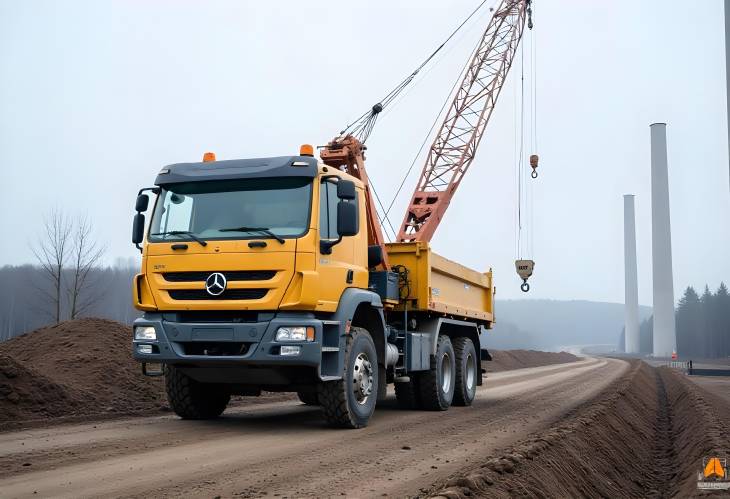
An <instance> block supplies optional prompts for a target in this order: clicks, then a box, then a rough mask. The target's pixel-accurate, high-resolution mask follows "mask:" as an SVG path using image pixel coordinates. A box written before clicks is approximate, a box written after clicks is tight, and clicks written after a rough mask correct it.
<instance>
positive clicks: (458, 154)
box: [320, 0, 537, 291]
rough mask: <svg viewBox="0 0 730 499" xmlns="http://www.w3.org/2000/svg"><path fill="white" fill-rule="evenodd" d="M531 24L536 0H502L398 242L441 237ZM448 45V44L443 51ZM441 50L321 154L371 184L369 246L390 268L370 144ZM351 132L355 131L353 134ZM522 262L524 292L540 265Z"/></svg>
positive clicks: (430, 158)
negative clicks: (371, 177)
mask: <svg viewBox="0 0 730 499" xmlns="http://www.w3.org/2000/svg"><path fill="white" fill-rule="evenodd" d="M473 14H474V13H472V15H473ZM469 17H471V16H469ZM467 20H468V18H467ZM465 22H466V21H465ZM526 23H527V26H528V28H530V29H532V26H533V24H532V0H502V2H501V3H500V5H499V6H498V8H497V9H496V10H495V11H494V14H493V16H492V18H491V20H490V22H489V24H488V25H487V28H486V30H485V31H484V34H483V35H482V37H481V38H480V40H479V44H478V45H477V47H476V50H475V51H474V54H473V55H472V57H471V59H470V61H469V64H468V66H467V67H466V70H465V72H464V76H463V78H462V80H461V83H460V85H459V87H458V90H457V91H456V93H455V95H454V97H453V100H452V102H451V105H450V106H449V107H448V111H447V113H446V116H445V119H444V120H443V122H442V123H441V126H440V128H439V129H438V133H437V134H436V137H435V138H434V140H433V143H432V144H431V147H430V148H429V151H428V156H427V158H426V162H425V164H424V166H423V170H422V172H421V175H420V177H419V180H418V183H417V185H416V188H415V191H414V193H413V195H412V196H411V201H410V203H409V206H408V209H407V210H406V213H405V216H404V218H403V223H402V224H401V226H400V230H399V232H398V235H397V238H396V239H397V241H398V242H414V241H426V242H428V241H430V240H431V238H432V237H433V234H434V232H435V231H436V228H437V227H438V225H439V223H440V221H441V219H442V218H443V216H444V213H445V212H446V209H447V208H448V206H449V203H450V202H451V199H452V198H453V196H454V193H455V192H456V189H457V188H458V187H459V184H460V183H461V180H462V179H463V178H464V175H465V174H466V172H467V170H468V169H469V166H470V165H471V164H472V162H473V160H474V157H475V155H476V151H477V148H478V147H479V143H480V142H481V139H482V137H483V136H484V131H485V129H486V126H487V124H488V122H489V119H490V118H491V116H492V112H493V111H494V108H495V105H496V103H497V99H498V97H499V95H500V92H501V91H502V88H503V86H504V83H505V80H506V78H507V74H508V72H509V69H510V67H511V66H512V62H513V60H514V57H515V54H516V52H517V48H518V46H519V43H520V40H521V39H522V34H523V31H524V27H525V24H526ZM463 24H464V23H462V25H461V26H463ZM461 26H459V28H461ZM457 30H458V28H457ZM451 36H453V34H452V35H451ZM451 36H450V37H449V39H450V38H451ZM447 41H448V39H447ZM445 43H446V42H444V44H445ZM444 44H441V46H439V47H438V49H437V50H436V52H438V51H439V50H440V49H441V48H442V47H443V45H444ZM436 52H434V53H433V54H431V56H429V58H428V59H426V61H425V62H424V63H423V64H422V65H421V66H419V68H417V69H416V71H414V72H413V73H412V74H411V75H409V77H408V78H406V80H404V82H402V83H401V84H400V85H399V86H398V87H396V89H395V90H394V91H393V92H391V93H390V94H388V95H387V96H386V97H385V98H384V99H383V100H382V101H381V102H379V103H377V104H375V105H374V106H373V107H372V109H371V110H370V111H368V112H367V113H365V114H364V115H363V116H361V117H360V119H359V120H358V121H357V122H356V123H355V124H354V125H355V126H354V127H353V125H350V127H348V128H347V129H346V130H345V131H343V132H341V133H340V135H339V136H338V137H336V138H335V139H333V140H332V141H331V142H329V143H328V144H327V145H326V146H324V147H323V148H322V151H321V153H320V155H321V158H322V161H323V162H324V163H326V164H328V165H331V166H333V167H337V168H340V169H342V170H344V171H346V172H347V173H349V174H351V175H353V176H355V177H357V178H359V179H360V180H361V181H363V183H364V184H365V189H366V204H367V206H366V209H367V214H368V240H369V244H371V245H377V246H379V247H381V249H382V253H383V255H384V256H385V257H384V260H383V263H382V266H383V267H384V268H385V269H388V268H389V265H388V260H387V251H385V237H384V235H383V229H382V226H381V222H380V220H379V219H378V215H377V210H376V208H375V204H374V201H373V196H372V192H371V186H370V185H369V182H368V177H367V173H366V172H365V154H364V153H365V150H366V146H365V145H364V141H365V140H366V139H367V137H368V136H369V134H370V132H371V131H372V128H373V126H374V124H375V121H376V119H377V117H378V114H379V113H380V112H381V111H382V110H383V109H384V107H385V106H386V105H387V104H388V103H390V102H391V101H392V100H393V99H394V97H395V95H397V93H398V92H400V91H401V90H402V89H403V88H404V87H405V86H406V85H407V84H408V83H410V81H412V79H413V78H414V77H415V75H416V74H417V73H418V72H419V71H420V69H421V68H423V66H425V64H426V63H427V62H429V61H430V60H431V58H433V56H434V55H435V53H436ZM348 129H349V130H351V132H348ZM533 162H534V167H533V169H534V168H536V167H537V156H534V161H533V158H531V163H533ZM518 262H522V263H521V264H518V265H517V270H518V273H519V274H520V277H521V278H522V279H523V282H524V283H523V291H524V290H525V288H524V286H527V278H528V277H529V276H530V275H531V273H532V267H533V265H534V262H533V263H532V264H529V265H527V267H529V272H526V271H525V269H526V263H525V262H528V261H526V260H524V261H523V260H519V261H518ZM520 269H522V272H520ZM527 289H529V286H527Z"/></svg>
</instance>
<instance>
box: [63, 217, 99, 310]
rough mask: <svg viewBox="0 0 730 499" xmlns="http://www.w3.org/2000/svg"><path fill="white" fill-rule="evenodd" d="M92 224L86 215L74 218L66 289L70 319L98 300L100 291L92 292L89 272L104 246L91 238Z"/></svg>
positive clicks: (94, 265) (95, 264)
mask: <svg viewBox="0 0 730 499" xmlns="http://www.w3.org/2000/svg"><path fill="white" fill-rule="evenodd" d="M92 232H93V226H92V224H91V222H90V221H89V219H88V217H86V216H81V217H79V218H78V219H77V220H76V224H75V227H74V229H73V236H72V239H73V245H72V247H71V263H70V265H71V277H70V279H69V280H70V283H69V285H68V287H67V289H66V291H67V293H68V303H69V308H70V315H71V319H75V318H77V317H78V316H79V315H80V314H83V313H84V312H85V311H86V310H87V309H88V308H89V307H90V306H91V305H93V304H94V303H95V302H96V301H98V299H99V297H100V296H101V294H100V293H92V292H91V291H92V289H91V288H92V286H91V282H90V280H89V279H88V277H89V272H90V271H91V270H92V269H93V268H95V267H96V266H97V264H98V263H99V260H100V259H101V257H102V256H103V255H104V251H105V249H106V248H104V247H103V246H99V245H98V244H97V242H96V241H94V239H93V234H92Z"/></svg>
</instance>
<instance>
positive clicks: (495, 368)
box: [482, 350, 579, 373]
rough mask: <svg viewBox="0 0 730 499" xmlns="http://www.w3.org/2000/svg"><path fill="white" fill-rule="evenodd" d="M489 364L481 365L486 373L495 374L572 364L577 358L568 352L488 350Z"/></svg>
mask: <svg viewBox="0 0 730 499" xmlns="http://www.w3.org/2000/svg"><path fill="white" fill-rule="evenodd" d="M490 354H491V355H492V361H491V362H484V363H483V364H482V365H483V367H484V368H485V369H486V370H487V372H492V373H496V372H499V371H509V370H511V369H522V368H524V367H539V366H548V365H552V364H563V363H565V362H574V361H576V360H579V359H578V357H576V356H575V355H573V354H572V353H568V352H539V351H536V350H490Z"/></svg>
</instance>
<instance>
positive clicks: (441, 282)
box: [132, 147, 494, 428]
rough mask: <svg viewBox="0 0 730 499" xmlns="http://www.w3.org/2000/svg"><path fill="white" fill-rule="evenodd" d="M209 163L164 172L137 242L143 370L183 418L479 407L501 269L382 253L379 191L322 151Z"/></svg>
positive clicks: (341, 419) (413, 245)
mask: <svg viewBox="0 0 730 499" xmlns="http://www.w3.org/2000/svg"><path fill="white" fill-rule="evenodd" d="M205 159H206V161H203V162H199V163H183V164H174V165H170V166H166V167H164V168H163V169H162V170H161V171H160V172H159V174H158V175H157V179H156V180H155V185H154V187H150V188H146V189H142V190H141V191H140V193H139V196H138V198H137V203H136V211H137V214H136V215H135V218H134V228H133V236H132V240H133V242H134V243H135V244H136V245H137V246H138V247H139V248H140V249H141V250H142V271H141V273H140V274H139V275H137V276H136V277H135V279H134V283H133V287H132V292H133V297H134V304H135V306H136V307H137V308H138V309H140V310H142V311H144V314H143V316H142V317H141V318H140V319H137V320H136V321H135V323H134V339H133V349H134V357H135V358H136V359H137V360H138V361H140V362H141V363H142V366H143V372H145V373H146V374H148V375H163V374H164V376H165V384H166V389H167V395H168V398H169V401H170V404H171V406H172V408H173V410H174V411H175V412H176V413H177V414H178V415H179V416H181V417H183V418H189V419H203V418H212V417H216V416H218V415H220V414H221V413H222V412H223V411H224V410H225V408H226V405H227V404H228V401H229V399H230V397H231V395H258V394H260V393H261V391H262V390H268V391H291V392H297V393H298V394H299V398H300V399H301V400H302V401H303V402H304V403H306V404H312V405H320V406H321V407H322V409H323V412H324V416H325V418H326V419H327V421H329V422H330V423H331V424H332V425H335V426H341V427H351V428H357V427H362V426H365V425H366V424H367V422H368V420H369V418H370V417H371V415H372V413H373V410H374V409H375V405H376V401H377V400H379V399H382V398H384V397H385V394H386V387H387V385H388V384H390V383H394V384H395V393H396V397H397V400H398V403H399V404H400V405H401V406H402V407H405V408H410V409H417V408H420V409H427V410H446V409H447V408H448V407H449V406H451V405H461V406H465V405H469V404H471V403H472V401H473V400H474V397H475V394H476V387H477V385H480V384H481V382H482V370H481V364H480V360H483V359H487V360H488V359H489V353H488V352H487V351H486V350H485V349H484V348H483V334H484V331H485V329H488V328H489V327H490V326H491V324H492V322H493V320H494V317H493V304H494V302H493V287H492V274H491V271H490V272H485V273H481V272H477V271H474V270H470V269H467V268H466V267H464V266H462V265H459V264H457V263H454V262H452V261H449V260H447V259H445V258H443V257H441V256H439V255H436V254H435V253H433V251H431V249H430V247H429V245H428V243H427V242H406V243H389V244H373V241H372V239H373V234H372V231H371V229H370V227H371V224H372V223H373V220H372V219H371V213H372V211H371V209H370V208H371V204H370V200H369V198H368V190H367V184H366V183H364V182H363V181H362V180H361V179H360V178H357V177H355V176H352V175H350V174H348V173H347V172H346V171H343V170H342V169H340V168H335V167H332V166H331V164H328V163H325V162H323V161H320V160H317V159H315V158H314V157H313V155H312V154H311V148H306V147H305V148H303V150H302V151H301V153H300V154H299V155H296V156H284V157H273V158H261V159H240V160H229V161H215V160H214V158H213V157H212V156H211V155H207V156H206V158H205ZM150 193H151V194H152V195H154V196H155V201H154V206H153V207H152V208H151V218H150V221H149V223H146V221H145V213H146V212H147V211H148V207H149V198H150V196H149V194H150ZM385 262H387V264H386V263H385Z"/></svg>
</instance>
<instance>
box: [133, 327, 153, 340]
mask: <svg viewBox="0 0 730 499" xmlns="http://www.w3.org/2000/svg"><path fill="white" fill-rule="evenodd" d="M134 339H135V340H147V341H150V340H151V341H155V340H157V332H156V331H155V328H154V327H153V326H136V327H135V328H134Z"/></svg>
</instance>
